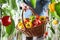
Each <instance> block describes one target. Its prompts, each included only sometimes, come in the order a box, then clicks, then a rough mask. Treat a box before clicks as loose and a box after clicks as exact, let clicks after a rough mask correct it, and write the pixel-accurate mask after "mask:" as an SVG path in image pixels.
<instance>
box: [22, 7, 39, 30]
mask: <svg viewBox="0 0 60 40" xmlns="http://www.w3.org/2000/svg"><path fill="white" fill-rule="evenodd" d="M29 9H30V10H31V11H32V14H33V15H38V14H36V13H35V11H34V10H33V9H32V8H31V7H29ZM23 12H24V10H22V23H23V26H24V28H25V30H26V29H27V28H26V26H25V23H24V19H23V14H24V13H23Z"/></svg>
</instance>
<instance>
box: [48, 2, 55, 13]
mask: <svg viewBox="0 0 60 40" xmlns="http://www.w3.org/2000/svg"><path fill="white" fill-rule="evenodd" d="M48 8H49V10H50V11H51V12H54V11H55V2H54V3H51V4H49V6H48Z"/></svg>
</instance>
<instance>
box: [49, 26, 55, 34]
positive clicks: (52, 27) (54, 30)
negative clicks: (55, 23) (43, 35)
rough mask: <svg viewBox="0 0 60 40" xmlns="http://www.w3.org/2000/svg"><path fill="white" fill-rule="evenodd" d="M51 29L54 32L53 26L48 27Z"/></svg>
mask: <svg viewBox="0 0 60 40" xmlns="http://www.w3.org/2000/svg"><path fill="white" fill-rule="evenodd" d="M50 29H51V31H52V32H53V33H54V34H55V30H54V29H53V27H52V26H51V27H50Z"/></svg>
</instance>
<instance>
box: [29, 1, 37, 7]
mask: <svg viewBox="0 0 60 40" xmlns="http://www.w3.org/2000/svg"><path fill="white" fill-rule="evenodd" d="M30 2H31V4H32V6H33V7H34V8H36V0H30Z"/></svg>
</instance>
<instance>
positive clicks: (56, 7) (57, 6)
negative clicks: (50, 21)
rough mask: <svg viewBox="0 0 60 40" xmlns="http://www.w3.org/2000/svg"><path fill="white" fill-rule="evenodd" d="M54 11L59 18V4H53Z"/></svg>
mask: <svg viewBox="0 0 60 40" xmlns="http://www.w3.org/2000/svg"><path fill="white" fill-rule="evenodd" d="M55 10H56V13H57V15H58V16H59V17H60V2H58V3H56V4H55Z"/></svg>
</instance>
